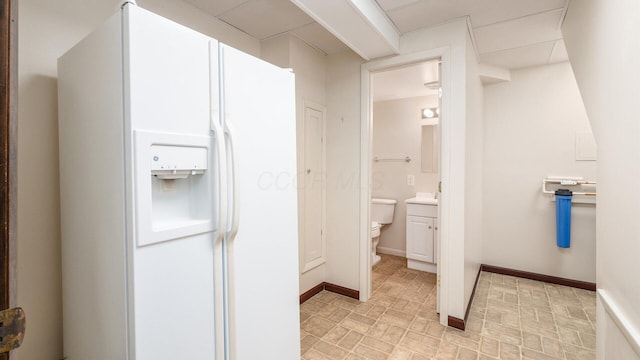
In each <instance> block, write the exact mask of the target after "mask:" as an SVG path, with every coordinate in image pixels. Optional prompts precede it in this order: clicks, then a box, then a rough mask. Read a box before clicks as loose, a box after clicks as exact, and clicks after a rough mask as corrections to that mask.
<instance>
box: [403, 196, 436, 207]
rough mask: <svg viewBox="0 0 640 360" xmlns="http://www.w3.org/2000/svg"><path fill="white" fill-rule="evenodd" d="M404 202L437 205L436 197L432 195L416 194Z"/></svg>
mask: <svg viewBox="0 0 640 360" xmlns="http://www.w3.org/2000/svg"><path fill="white" fill-rule="evenodd" d="M404 202H406V203H407V204H419V205H438V199H436V198H434V197H433V196H431V197H427V196H416V197H413V198H411V199H407V200H405V201H404Z"/></svg>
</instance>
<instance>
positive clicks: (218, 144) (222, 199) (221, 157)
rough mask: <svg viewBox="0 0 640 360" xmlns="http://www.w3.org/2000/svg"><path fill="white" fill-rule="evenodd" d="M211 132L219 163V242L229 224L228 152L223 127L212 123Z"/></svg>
mask: <svg viewBox="0 0 640 360" xmlns="http://www.w3.org/2000/svg"><path fill="white" fill-rule="evenodd" d="M211 130H212V131H213V139H214V141H215V151H216V155H217V156H216V161H217V163H218V168H217V169H216V170H217V171H216V172H215V173H216V174H217V176H216V180H217V186H215V189H214V192H215V196H216V200H217V202H218V206H217V212H218V214H217V217H218V222H217V225H218V231H217V232H216V238H215V241H219V240H220V239H221V238H222V237H223V236H224V234H225V230H223V229H224V228H225V225H226V223H227V218H226V215H227V197H226V192H227V177H226V176H225V174H224V172H225V169H226V168H227V166H226V160H227V156H226V151H225V141H224V132H223V130H222V127H221V126H220V124H218V123H217V122H215V121H213V122H211Z"/></svg>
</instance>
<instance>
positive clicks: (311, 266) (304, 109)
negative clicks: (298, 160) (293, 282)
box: [298, 100, 327, 274]
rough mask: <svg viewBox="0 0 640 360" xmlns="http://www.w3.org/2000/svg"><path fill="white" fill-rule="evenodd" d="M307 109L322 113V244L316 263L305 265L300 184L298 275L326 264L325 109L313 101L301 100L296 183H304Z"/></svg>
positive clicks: (303, 222) (304, 221)
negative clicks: (299, 143) (299, 153)
mask: <svg viewBox="0 0 640 360" xmlns="http://www.w3.org/2000/svg"><path fill="white" fill-rule="evenodd" d="M307 108H310V109H313V110H316V111H319V112H321V113H322V135H321V136H322V148H321V150H320V151H321V152H322V170H321V175H320V176H321V178H322V188H321V191H322V195H321V197H322V205H321V207H322V208H321V209H320V212H321V216H322V223H321V224H320V227H321V229H322V233H321V235H320V242H321V243H322V256H321V258H320V259H319V260H316V261H312V262H310V263H308V264H307V263H305V262H304V260H305V258H304V251H305V244H306V243H305V240H304V234H305V231H306V226H307V224H306V204H307V200H306V197H305V191H306V182H305V183H303V184H302V192H303V195H302V196H301V208H302V209H301V210H299V211H300V213H301V215H302V216H301V218H302V221H301V224H300V227H301V230H300V233H301V234H302V235H303V236H302V237H301V238H302V239H303V240H302V241H301V243H300V244H299V246H300V260H301V261H300V274H304V273H306V272H308V271H310V270H313V269H315V268H317V267H318V266H321V265H323V264H325V263H326V262H327V243H326V229H327V226H326V221H327V213H326V208H327V201H326V200H327V198H326V196H327V195H326V194H327V182H326V171H327V142H326V139H327V108H326V106H323V105H320V104H318V103H315V102H313V101H309V100H303V101H302V121H301V138H302V173H299V176H298V181H304V178H305V174H304V171H305V169H306V162H305V158H306V156H305V155H306V153H307V143H306V130H307V129H306V126H307V117H306V113H307ZM300 185H301V184H298V186H300Z"/></svg>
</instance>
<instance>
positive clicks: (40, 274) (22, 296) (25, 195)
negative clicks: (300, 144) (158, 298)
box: [17, 0, 260, 360]
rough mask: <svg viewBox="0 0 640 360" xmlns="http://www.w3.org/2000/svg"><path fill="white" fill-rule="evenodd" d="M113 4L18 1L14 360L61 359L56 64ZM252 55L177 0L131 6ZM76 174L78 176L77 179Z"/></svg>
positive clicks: (101, 0)
mask: <svg viewBox="0 0 640 360" xmlns="http://www.w3.org/2000/svg"><path fill="white" fill-rule="evenodd" d="M120 3H121V1H105V0H83V1H76V0H55V1H54V0H20V1H19V2H18V6H19V9H18V31H19V36H18V39H19V44H18V48H19V58H18V61H19V64H18V77H19V78H18V81H19V84H18V92H19V108H18V206H17V207H18V244H17V247H18V284H17V287H18V294H17V295H18V296H17V298H18V305H20V306H21V307H23V308H24V309H25V311H26V315H27V321H28V331H27V335H26V337H25V340H24V343H23V346H22V347H21V348H20V349H19V350H18V351H17V356H18V358H19V359H25V360H29V359H61V358H62V355H63V353H62V313H61V311H62V309H61V307H62V305H61V303H62V295H61V292H62V290H61V273H60V263H61V259H60V225H59V222H60V213H59V196H58V191H59V182H58V132H57V127H58V124H57V111H58V108H57V81H56V77H57V70H56V69H57V58H58V57H59V56H60V55H62V54H63V53H64V52H65V51H66V50H68V49H69V48H70V47H71V46H73V44H75V43H76V42H77V41H79V40H80V39H81V38H83V37H84V36H85V35H86V34H88V33H89V32H90V31H91V30H92V29H94V28H95V27H97V26H98V25H99V24H100V23H102V21H104V20H105V19H106V18H108V17H109V16H110V15H111V14H113V13H115V12H116V9H117V8H118V5H119V4H120ZM138 3H139V5H140V6H142V7H145V8H147V9H149V10H152V11H155V12H158V13H160V14H161V15H164V16H166V17H169V18H172V19H174V20H177V21H178V22H181V23H183V24H185V25H187V26H191V27H193V28H195V29H197V30H199V31H201V32H205V33H207V34H209V35H211V36H213V37H216V38H219V39H221V40H223V41H225V42H226V43H228V44H230V45H232V46H235V47H238V48H240V49H241V50H244V51H246V52H249V53H251V54H254V55H258V54H259V53H260V44H259V42H258V41H257V40H255V39H253V38H251V37H250V36H248V35H246V34H245V33H242V32H240V31H238V30H236V29H235V28H232V27H231V26H229V25H226V24H224V23H222V22H219V21H217V20H215V19H213V18H211V17H209V16H206V15H204V14H202V13H201V12H199V11H198V10H197V9H196V8H194V7H192V6H190V5H188V4H186V3H184V2H182V1H178V0H138ZM79 176H81V174H79Z"/></svg>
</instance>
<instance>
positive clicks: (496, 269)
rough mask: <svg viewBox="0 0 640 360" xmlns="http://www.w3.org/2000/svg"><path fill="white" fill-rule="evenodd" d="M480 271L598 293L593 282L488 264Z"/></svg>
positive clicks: (483, 265)
mask: <svg viewBox="0 0 640 360" xmlns="http://www.w3.org/2000/svg"><path fill="white" fill-rule="evenodd" d="M480 269H481V270H482V271H486V272H490V273H495V274H501V275H508V276H515V277H519V278H523V279H529V280H536V281H542V282H546V283H551V284H556V285H563V286H570V287H574V288H578V289H584V290H590V291H596V284H595V283H591V282H586V281H580V280H571V279H565V278H561V277H557V276H551V275H544V274H537V273H532V272H529V271H522V270H515V269H509V268H504V267H500V266H493V265H486V264H482V266H481V267H480Z"/></svg>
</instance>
